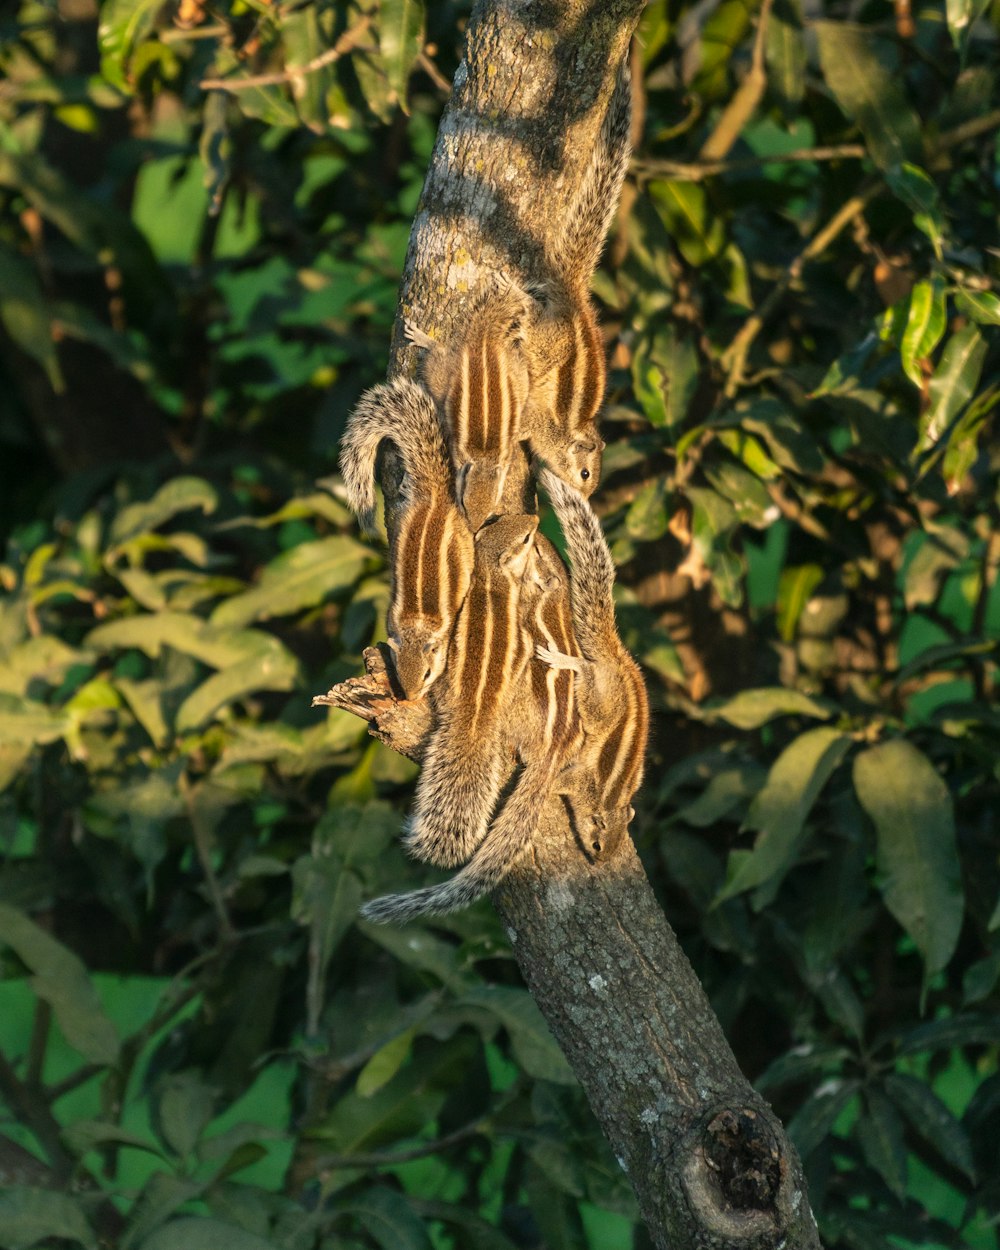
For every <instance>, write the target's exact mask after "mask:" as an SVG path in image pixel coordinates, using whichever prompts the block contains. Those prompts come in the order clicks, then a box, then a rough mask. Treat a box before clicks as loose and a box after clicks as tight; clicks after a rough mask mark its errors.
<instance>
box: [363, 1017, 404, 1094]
mask: <svg viewBox="0 0 1000 1250" xmlns="http://www.w3.org/2000/svg"><path fill="white" fill-rule="evenodd" d="M416 1032H417V1030H416V1027H415V1026H414V1027H413V1028H410V1029H404V1030H403V1032H402V1033H397V1035H396V1036H395V1037H393V1038H390V1039H389V1041H387V1042H386V1044H385V1045H384V1046H382V1047H381V1048H380V1049H379V1050H377V1051H376V1052H375V1054H374V1055H372V1057H371V1058H370V1059H369V1060H368V1062H367V1063H366V1064H365V1066H364V1067H363V1068H362V1069H361V1071H360V1072H359V1073H358V1079H357V1081H356V1082H355V1086H354V1088H355V1089H356V1090H357V1091H358V1093H359V1094H360V1095H361V1097H362V1098H368V1097H370V1096H371V1095H372V1094H374V1093H376V1092H377V1091H378V1090H380V1089H381V1088H382V1086H383V1085H385V1084H387V1083H388V1082H389V1081H391V1080H392V1078H393V1077H394V1076H395V1075H396V1073H397V1072H398V1071H399V1069H400V1068H401V1067H402V1065H403V1062H404V1061H405V1060H406V1058H407V1056H408V1055H409V1053H410V1051H411V1050H412V1049H413V1039H414V1037H415V1036H416Z"/></svg>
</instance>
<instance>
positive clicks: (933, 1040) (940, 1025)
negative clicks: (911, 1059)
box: [899, 1011, 1000, 1055]
mask: <svg viewBox="0 0 1000 1250" xmlns="http://www.w3.org/2000/svg"><path fill="white" fill-rule="evenodd" d="M998 1037H1000V1015H998V1014H995V1013H993V1014H986V1013H984V1012H974V1011H966V1012H962V1013H960V1014H959V1015H954V1016H944V1017H943V1018H942V1019H940V1020H930V1021H928V1022H927V1023H926V1024H918V1025H917V1026H916V1028H913V1029H909V1030H908V1031H907V1032H905V1033H903V1034H902V1036H901V1037H900V1040H899V1053H900V1054H901V1055H912V1054H918V1053H919V1052H920V1051H924V1050H953V1049H955V1048H956V1047H960V1046H995V1045H996V1040H997V1038H998Z"/></svg>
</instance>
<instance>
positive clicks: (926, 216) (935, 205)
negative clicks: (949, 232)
mask: <svg viewBox="0 0 1000 1250" xmlns="http://www.w3.org/2000/svg"><path fill="white" fill-rule="evenodd" d="M886 182H887V183H888V184H889V187H890V188H891V189H892V191H893V193H894V194H895V195H896V196H897V197H898V198H899V199H900V200H902V201H903V203H904V204H906V205H908V206H909V208H910V209H911V210H912V212H913V224H914V225H915V226H916V227H917V229H918V230H920V231H922V232H923V233H924V234H926V235H927V237H928V238H929V239H930V241H931V243H932V245H933V247H934V254H935V256H936V257H937V258H938V260H940V259H941V257H942V255H943V235H944V231H945V222H944V217H943V216H942V214H941V206H940V202H939V200H938V192H937V187H936V186H935V185H934V183H933V182H932V180H931V178H930V177H929V176H928V175H927V174H926V173H925V172H924V171H923V170H922V169H921V168H920V167H919V165H911V164H909V163H908V162H906V161H904V162H903V164H902V165H900V166H899V167H898V168H894V169H890V170H888V172H887V173H886Z"/></svg>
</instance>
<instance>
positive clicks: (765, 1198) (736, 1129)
mask: <svg viewBox="0 0 1000 1250" xmlns="http://www.w3.org/2000/svg"><path fill="white" fill-rule="evenodd" d="M702 1155H703V1157H704V1160H705V1163H706V1165H707V1167H708V1168H709V1170H710V1172H711V1174H712V1176H713V1177H714V1179H715V1182H716V1184H717V1185H718V1188H719V1191H720V1194H721V1196H722V1198H723V1199H724V1201H725V1202H726V1204H727V1205H728V1206H729V1207H732V1208H735V1209H736V1210H755V1211H770V1210H773V1209H774V1206H775V1202H776V1200H777V1197H778V1190H779V1189H780V1187H781V1165H780V1158H781V1156H780V1152H779V1149H778V1143H777V1142H776V1140H775V1137H774V1134H773V1132H772V1130H771V1126H770V1124H768V1123H767V1121H766V1120H764V1119H763V1117H762V1116H760V1115H759V1114H758V1113H757V1112H756V1111H755V1110H753V1109H752V1108H750V1107H740V1108H738V1109H734V1108H731V1107H727V1108H726V1109H725V1110H724V1111H720V1112H719V1114H718V1115H716V1116H715V1117H714V1118H713V1119H712V1120H711V1121H710V1122H709V1124H708V1125H707V1127H706V1129H705V1134H704V1138H703V1142H702Z"/></svg>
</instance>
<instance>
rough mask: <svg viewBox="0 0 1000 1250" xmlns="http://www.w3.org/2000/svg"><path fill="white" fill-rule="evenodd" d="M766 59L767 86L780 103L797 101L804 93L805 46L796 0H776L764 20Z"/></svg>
mask: <svg viewBox="0 0 1000 1250" xmlns="http://www.w3.org/2000/svg"><path fill="white" fill-rule="evenodd" d="M764 52H765V59H766V62H767V69H768V88H769V89H770V90H772V91H775V92H776V93H777V95H778V96H779V97H780V99H781V101H782V102H783V104H785V105H786V106H787V105H792V104H798V103H799V101H800V100H801V99H802V96H803V94H804V93H805V71H806V49H805V41H804V38H803V33H802V9H801V4H800V2H799V0H777V3H776V4H775V5H774V7H773V8H772V9H771V16H770V19H769V21H768V24H767V39H766V43H765V49H764Z"/></svg>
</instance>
